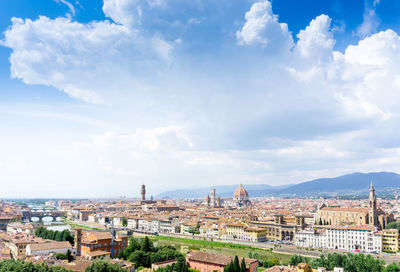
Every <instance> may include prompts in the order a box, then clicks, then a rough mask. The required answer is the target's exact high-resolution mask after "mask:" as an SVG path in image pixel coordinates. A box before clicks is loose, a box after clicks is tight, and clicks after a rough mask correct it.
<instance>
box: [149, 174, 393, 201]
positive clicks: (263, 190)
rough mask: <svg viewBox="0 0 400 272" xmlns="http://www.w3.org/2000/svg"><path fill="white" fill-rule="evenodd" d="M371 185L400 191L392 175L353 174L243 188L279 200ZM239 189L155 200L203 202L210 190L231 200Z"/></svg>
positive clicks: (186, 191)
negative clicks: (178, 199) (295, 182)
mask: <svg viewBox="0 0 400 272" xmlns="http://www.w3.org/2000/svg"><path fill="white" fill-rule="evenodd" d="M371 181H372V182H373V183H374V187H375V188H378V189H382V188H400V175H399V174H397V173H394V172H370V173H360V172H354V173H350V174H345V175H342V176H338V177H333V178H318V179H314V180H310V181H304V182H300V183H297V184H288V185H282V186H272V185H269V184H248V185H246V184H243V186H244V187H245V188H246V190H247V192H248V193H249V196H250V197H262V196H272V195H275V196H278V195H310V194H320V193H335V192H340V191H367V190H369V186H370V183H371ZM238 186H239V184H235V185H219V186H208V187H204V188H196V189H190V188H189V189H179V190H171V191H166V192H162V193H160V194H158V195H156V198H203V197H205V196H206V195H208V194H209V192H210V190H211V189H212V188H215V189H216V193H217V196H220V197H224V198H226V197H232V195H233V192H234V191H235V189H236V188H237V187H238Z"/></svg>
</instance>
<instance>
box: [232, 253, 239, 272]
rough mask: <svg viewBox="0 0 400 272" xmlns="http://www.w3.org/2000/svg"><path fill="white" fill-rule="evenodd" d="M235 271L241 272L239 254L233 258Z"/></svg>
mask: <svg viewBox="0 0 400 272" xmlns="http://www.w3.org/2000/svg"><path fill="white" fill-rule="evenodd" d="M233 271H234V272H240V264H239V258H238V256H237V255H236V256H235V259H234V260H233Z"/></svg>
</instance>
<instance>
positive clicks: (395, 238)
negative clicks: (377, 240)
mask: <svg viewBox="0 0 400 272" xmlns="http://www.w3.org/2000/svg"><path fill="white" fill-rule="evenodd" d="M382 250H383V251H392V252H397V251H399V231H398V230H397V229H385V230H383V231H382Z"/></svg>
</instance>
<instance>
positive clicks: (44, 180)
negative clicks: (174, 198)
mask: <svg viewBox="0 0 400 272" xmlns="http://www.w3.org/2000/svg"><path fill="white" fill-rule="evenodd" d="M399 15H400V3H399V2H398V1H396V0H366V1H362V0H354V1H346V0H324V1H320V0H299V1H293V0H272V1H268V0H258V1H254V0H218V1H214V0H193V1H183V0H103V1H99V0H41V1H32V0H13V1H1V2H0V29H1V36H0V185H1V188H2V190H0V197H3V198H14V197H21V198H23V197H52V198H67V197H76V198H79V197H90V198H101V197H119V196H126V197H138V195H139V192H140V186H141V185H142V184H145V185H146V188H147V192H148V193H149V194H152V195H156V194H157V193H160V192H163V191H165V190H171V189H179V188H198V187H204V186H213V185H228V184H239V183H243V184H270V185H283V184H294V183H299V182H303V181H307V180H311V179H315V178H321V177H335V176H339V175H343V174H347V173H352V172H373V171H394V172H400V169H399V165H400V130H399V127H400V36H399V33H400V16H399Z"/></svg>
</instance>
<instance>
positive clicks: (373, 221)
mask: <svg viewBox="0 0 400 272" xmlns="http://www.w3.org/2000/svg"><path fill="white" fill-rule="evenodd" d="M368 216H369V218H368V223H369V225H373V226H377V224H378V222H377V207H376V196H375V189H374V185H373V184H372V181H371V188H370V189H369V199H368Z"/></svg>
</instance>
